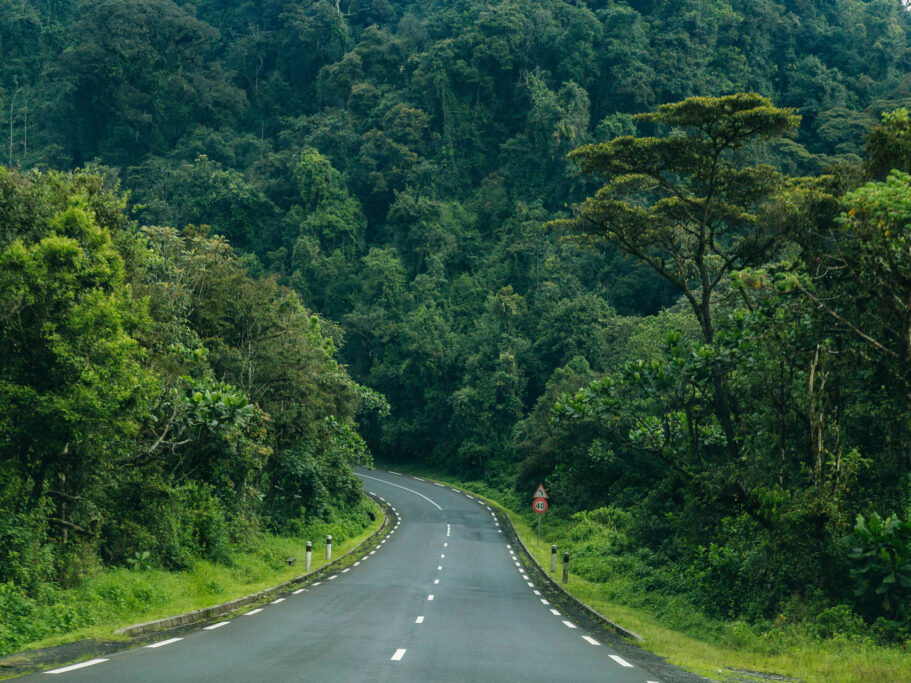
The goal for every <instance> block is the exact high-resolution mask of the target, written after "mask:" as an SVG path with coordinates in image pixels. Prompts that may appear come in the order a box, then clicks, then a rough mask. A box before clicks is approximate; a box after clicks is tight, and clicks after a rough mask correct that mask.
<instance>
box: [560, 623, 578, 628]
mask: <svg viewBox="0 0 911 683" xmlns="http://www.w3.org/2000/svg"><path fill="white" fill-rule="evenodd" d="M563 624H564V626H566V628H576V625H575V624H574V623H573V622H571V621H564V622H563Z"/></svg>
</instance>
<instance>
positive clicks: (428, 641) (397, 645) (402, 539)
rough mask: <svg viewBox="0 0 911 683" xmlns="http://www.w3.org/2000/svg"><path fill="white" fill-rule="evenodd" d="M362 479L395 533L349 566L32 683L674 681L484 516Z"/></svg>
mask: <svg viewBox="0 0 911 683" xmlns="http://www.w3.org/2000/svg"><path fill="white" fill-rule="evenodd" d="M358 474H359V476H361V478H362V479H363V481H364V488H365V489H366V490H368V491H371V492H373V493H375V494H376V495H378V496H381V497H382V498H383V499H384V500H386V501H387V502H388V503H390V504H391V505H392V506H393V507H394V508H395V509H396V510H397V512H398V513H399V515H400V516H401V522H400V524H399V525H398V526H397V527H396V528H395V530H394V532H393V533H392V534H391V535H390V536H388V537H387V538H386V540H384V541H382V542H381V543H379V544H378V545H376V546H375V547H371V548H368V549H366V550H365V551H364V552H363V553H362V555H361V556H360V557H359V558H357V560H356V563H355V564H354V566H352V567H349V568H348V569H345V570H344V571H343V572H339V573H338V574H333V575H331V576H329V577H327V578H326V579H324V580H322V581H320V582H318V583H314V584H312V585H311V586H308V587H306V588H305V589H303V590H297V591H295V592H294V593H292V594H289V595H287V596H284V597H283V598H279V599H277V600H275V601H274V602H272V603H270V604H267V605H265V606H264V607H261V608H258V609H254V610H251V611H249V612H247V613H246V614H244V615H240V616H236V617H233V618H231V619H229V620H226V621H222V622H219V623H216V624H211V625H208V626H206V627H204V628H202V627H201V628H200V629H199V630H197V631H193V632H190V633H184V634H183V635H182V637H180V638H177V637H169V636H168V634H162V637H161V640H160V641H158V642H156V643H153V644H151V645H148V646H146V647H137V648H134V649H131V650H126V651H123V652H119V653H116V654H113V655H110V656H107V657H105V658H100V659H96V660H90V661H87V662H83V663H81V664H76V665H73V666H69V667H62V668H60V669H55V670H53V671H48V672H45V673H43V674H36V675H34V676H30V677H28V678H29V680H39V679H40V680H47V676H48V675H49V674H50V675H54V676H56V677H58V678H59V679H60V680H65V681H91V682H93V683H94V682H98V681H101V682H108V681H109V682H111V683H114V682H117V683H119V682H121V681H131V682H134V681H139V682H150V683H151V682H153V681H155V682H158V681H160V682H162V683H164V682H165V681H167V682H173V681H200V682H202V681H206V682H209V681H316V680H319V681H421V682H425V681H522V682H525V683H527V682H529V681H560V682H570V681H572V682H576V681H599V682H604V681H618V682H622V683H647V682H649V681H665V680H667V679H665V678H661V677H659V676H657V675H655V674H652V673H650V672H649V671H647V670H645V669H644V668H642V665H639V664H637V663H636V662H632V661H629V656H628V655H626V656H622V655H621V654H620V653H618V652H616V651H614V650H612V649H611V648H610V647H608V646H607V645H606V644H604V643H602V642H600V641H599V640H598V639H597V638H596V637H593V635H592V634H590V633H588V632H587V631H586V630H585V629H584V628H583V627H581V626H579V625H577V624H575V623H573V619H572V617H570V616H568V615H565V614H561V613H560V610H559V609H557V608H556V607H555V606H554V605H551V604H550V603H549V602H548V599H547V598H546V597H545V595H544V594H543V593H542V591H541V590H540V587H539V586H536V585H535V583H534V581H533V580H532V579H531V578H529V575H528V574H526V573H525V571H524V569H523V567H522V564H521V562H520V561H519V559H518V557H517V554H516V552H515V549H514V548H512V547H511V546H510V544H509V542H508V540H507V538H506V535H505V534H504V532H503V530H502V529H501V528H500V527H499V525H498V522H497V519H496V517H495V516H494V514H493V512H492V511H491V510H490V509H489V508H488V507H487V506H486V505H485V504H484V503H483V502H481V501H479V500H477V499H476V498H473V497H471V496H468V495H466V494H464V493H460V492H458V491H456V490H454V489H450V488H449V487H445V486H442V485H440V484H433V483H430V482H426V481H423V480H421V479H419V478H416V477H409V476H403V475H400V474H395V473H391V472H381V471H368V470H361V471H359V472H358ZM665 673H666V670H665ZM681 673H682V672H681ZM684 676H685V674H684ZM674 678H676V677H674Z"/></svg>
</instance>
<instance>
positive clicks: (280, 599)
mask: <svg viewBox="0 0 911 683" xmlns="http://www.w3.org/2000/svg"><path fill="white" fill-rule="evenodd" d="M284 601H285V599H284V598H278V599H277V600H273V601H272V604H273V605H277V604H278V603H280V602H284Z"/></svg>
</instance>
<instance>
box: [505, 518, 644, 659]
mask: <svg viewBox="0 0 911 683" xmlns="http://www.w3.org/2000/svg"><path fill="white" fill-rule="evenodd" d="M502 514H503V515H504V516H505V517H506V521H507V522H508V523H509V528H510V530H511V531H512V535H513V536H515V538H516V541H518V543H519V545H521V546H522V550H524V551H525V554H526V555H528V557H530V558H531V561H532V562H534V564H535V566H536V567H537V568H538V571H539V573H540V574H541V576H543V577H544V578H545V579H547V581H548V583H549V584H550V586H551V588H554V589H556V590H557V591H559V592H560V593H561V594H562V595H563V596H564V597H565V598H566V599H567V600H569V601H571V602H572V603H573V604H574V605H575V606H576V607H578V608H579V609H581V610H583V611H584V612H587V613H588V615H589V616H590V617H592V618H593V619H595V620H596V621H600V622H602V623H604V624H607V625H608V626H609V627H610V628H612V629H613V630H614V631H616V632H617V633H619V634H620V635H621V636H625V637H627V638H632V639H633V640H638V641H639V642H641V643H642V642H645V638H643V637H642V636H640V635H639V634H638V633H636V632H635V631H630V630H629V629H628V628H626V627H624V626H621V625H620V624H618V623H617V622H616V621H613V620H612V619H608V618H607V617H606V616H604V615H603V614H601V612H599V611H598V610H596V609H595V608H594V607H592V606H590V605H587V604H585V603H584V602H582V601H581V600H580V599H579V598H577V597H576V596H575V595H573V594H572V593H570V592H569V591H568V590H566V589H565V588H564V587H563V586H561V585H560V584H559V583H558V582H557V581H556V579H554V578H553V577H551V575H550V574H549V573H548V572H546V571H545V570H544V567H542V566H541V563H540V562H538V559H537V558H536V557H535V556H534V555H533V554H532V552H531V551H530V550H529V549H528V546H526V545H525V541H523V540H522V537H521V536H519V533H518V532H517V531H516V528H515V527H514V526H513V523H512V519H511V518H510V516H509V513H508V512H504V513H502Z"/></svg>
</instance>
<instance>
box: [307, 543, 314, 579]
mask: <svg viewBox="0 0 911 683" xmlns="http://www.w3.org/2000/svg"><path fill="white" fill-rule="evenodd" d="M312 559H313V542H312V541H307V570H306V571H308V572H309V571H310V562H311V560H312Z"/></svg>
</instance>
